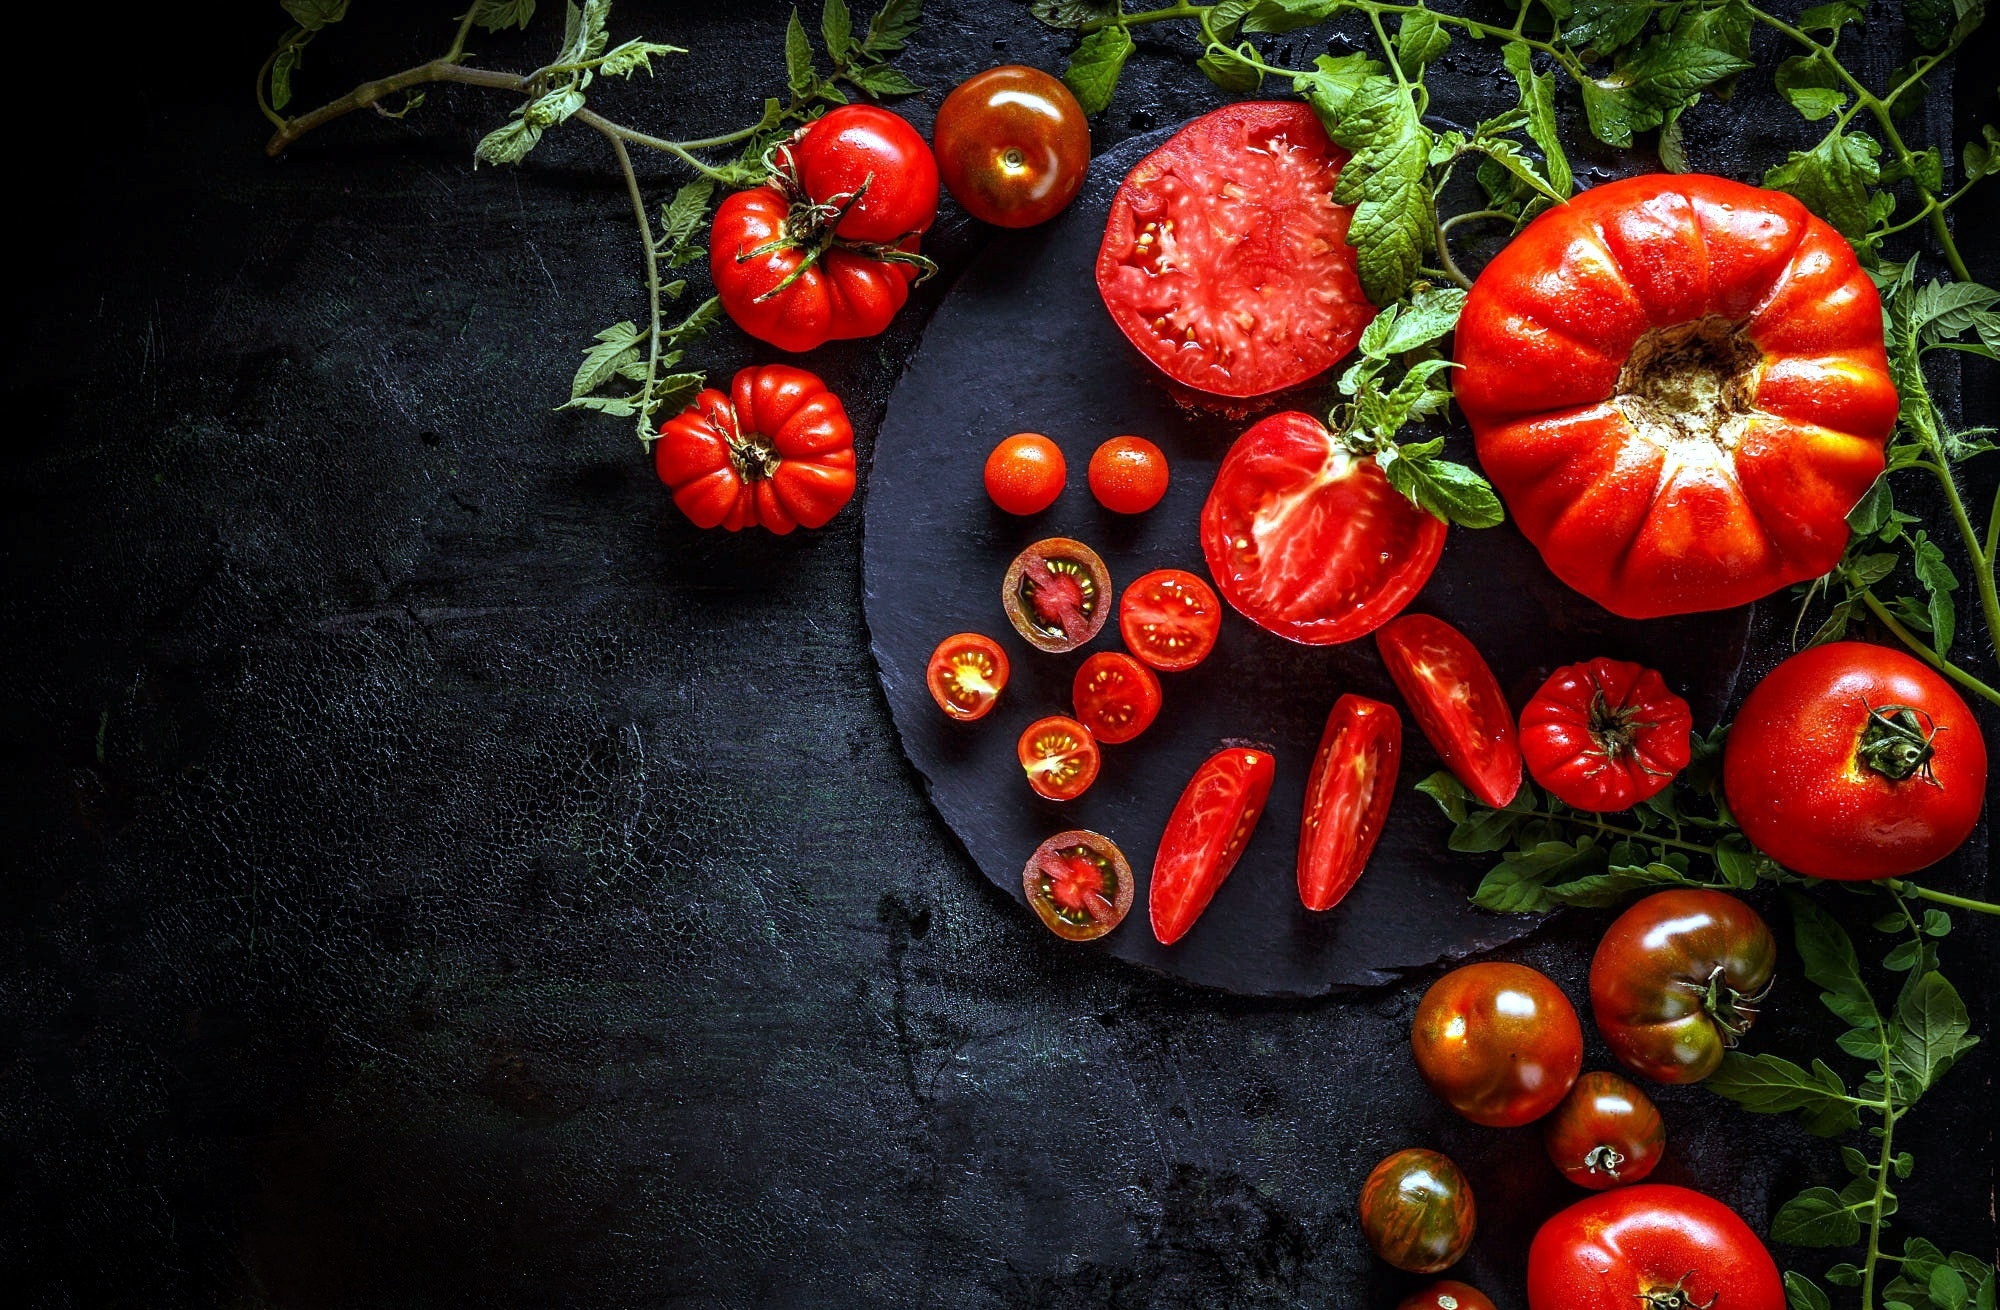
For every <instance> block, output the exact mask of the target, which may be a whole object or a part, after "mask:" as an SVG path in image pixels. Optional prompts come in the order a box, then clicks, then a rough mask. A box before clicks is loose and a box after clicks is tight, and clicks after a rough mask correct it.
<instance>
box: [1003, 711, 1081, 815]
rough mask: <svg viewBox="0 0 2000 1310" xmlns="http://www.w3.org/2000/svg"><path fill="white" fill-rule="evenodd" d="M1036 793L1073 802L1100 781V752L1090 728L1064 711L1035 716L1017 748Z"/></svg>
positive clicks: (1018, 756)
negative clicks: (1098, 768)
mask: <svg viewBox="0 0 2000 1310" xmlns="http://www.w3.org/2000/svg"><path fill="white" fill-rule="evenodd" d="M1014 754H1015V758H1017V759H1019V760H1020V761H1021V770H1022V772H1024V773H1026V774H1027V775H1028V785H1029V786H1030V787H1032V788H1034V790H1035V795H1037V796H1041V797H1045V798H1047V799H1048V800H1052V801H1073V800H1075V799H1076V798H1077V797H1079V796H1081V795H1083V794H1084V793H1085V792H1087V791H1089V790H1090V784H1091V783H1093V782H1096V781H1097V764H1098V760H1099V758H1100V757H1099V755H1098V751H1097V742H1096V741H1095V740H1094V739H1093V738H1092V737H1091V735H1090V729H1088V728H1086V727H1084V726H1083V725H1082V724H1081V723H1078V722H1077V721H1076V720H1075V719H1072V718H1070V717H1069V716H1068V715H1064V714H1051V715H1049V717H1047V718H1046V719H1036V720H1035V721H1034V722H1033V723H1031V724H1029V725H1028V728H1027V731H1025V732H1023V733H1022V734H1021V741H1020V744H1019V745H1018V746H1017V747H1016V748H1015V752H1014Z"/></svg>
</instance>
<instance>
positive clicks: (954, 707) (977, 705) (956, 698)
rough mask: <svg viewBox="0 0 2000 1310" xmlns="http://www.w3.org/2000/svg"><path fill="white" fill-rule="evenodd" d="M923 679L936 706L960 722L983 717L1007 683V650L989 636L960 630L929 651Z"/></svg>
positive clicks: (998, 697) (998, 698) (996, 701)
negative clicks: (929, 655)
mask: <svg viewBox="0 0 2000 1310" xmlns="http://www.w3.org/2000/svg"><path fill="white" fill-rule="evenodd" d="M924 682H925V683H926V684H927V685H928V686H929V687H930V689H931V699H932V700H934V701H936V702H937V704H938V708H939V709H941V710H943V711H944V712H945V713H946V714H949V715H950V716H951V717H952V718H954V719H958V720H960V721H961V722H965V723H970V722H971V721H972V720H974V719H983V718H985V717H986V714H987V712H988V711H989V710H991V709H992V708H993V707H994V705H995V704H997V703H998V702H999V700H1000V692H1001V690H1002V689H1003V688H1004V687H1006V685H1007V652H1006V651H1004V650H1001V649H1000V645H999V643H998V642H996V641H994V640H993V639H992V638H991V637H983V636H981V635H980V634H978V633H976V632H961V633H958V634H956V635H954V636H950V637H946V638H945V639H944V640H943V641H941V642H939V643H938V647H937V649H936V650H934V651H932V652H931V662H930V667H929V668H927V669H926V670H924Z"/></svg>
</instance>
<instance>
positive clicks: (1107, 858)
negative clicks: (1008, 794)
mask: <svg viewBox="0 0 2000 1310" xmlns="http://www.w3.org/2000/svg"><path fill="white" fill-rule="evenodd" d="M1021 889H1022V890H1023V891H1024V892H1026V893H1027V897H1028V904H1029V905H1032V906H1033V907H1034V908H1035V913H1036V914H1037V915H1039V916H1041V920H1042V922H1043V923H1045V924H1047V925H1048V929H1049V931H1050V932H1052V933H1054V934H1055V935H1056V936H1058V937H1062V938H1065V939H1067V940H1069V941H1073V942H1087V941H1090V940H1091V939H1092V938H1096V937H1102V936H1103V935H1104V934H1106V933H1108V932H1110V931H1111V930H1112V929H1113V928H1116V927H1117V926H1118V925H1119V924H1120V923H1121V922H1123V921H1124V918H1125V913H1126V911H1128V910H1130V909H1131V908H1132V866H1131V864H1130V863H1129V862H1128V861H1127V860H1126V859H1125V852H1123V851H1121V850H1119V849H1118V843H1116V842H1114V841H1112V840H1111V839H1110V838H1109V837H1106V836H1105V835H1104V834H1102V833H1097V832H1092V831H1090V830H1089V829H1088V828H1077V829H1074V830H1072V831H1070V832H1059V833H1057V834H1056V835H1055V836H1053V837H1051V838H1049V839H1048V840H1047V841H1045V842H1043V843H1042V844H1041V845H1040V846H1037V847H1036V848H1035V853H1034V854H1033V855H1031V856H1029V857H1028V863H1027V866H1026V867H1025V868H1023V869H1022V870H1021Z"/></svg>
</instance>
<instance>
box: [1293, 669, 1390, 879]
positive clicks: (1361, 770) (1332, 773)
mask: <svg viewBox="0 0 2000 1310" xmlns="http://www.w3.org/2000/svg"><path fill="white" fill-rule="evenodd" d="M1402 758H1403V720H1402V718H1401V716H1399V715H1398V714H1397V713H1396V711H1395V710H1394V709H1392V708H1390V707H1389V706H1387V705H1384V704H1383V703H1382V702H1381V701H1378V700H1369V699H1368V698H1367V697H1366V696H1354V695H1347V696H1342V697H1341V698H1340V699H1339V700H1337V701H1335V702H1334V703H1333V710H1332V712H1331V713H1329V714H1328V715H1327V716H1326V728H1325V730H1324V731H1323V732H1322V733H1321V734H1320V739H1319V751H1318V753H1317V754H1316V755H1314V757H1313V766H1312V774H1311V776H1310V777H1308V778H1307V779H1306V808H1305V816H1304V818H1303V819H1302V820H1301V822H1300V824H1299V900H1300V902H1301V903H1302V904H1304V906H1305V907H1306V908H1307V909H1308V910H1330V909H1332V908H1333V907H1334V906H1335V905H1338V904H1339V903H1340V899H1341V897H1343V896H1345V895H1347V893H1348V891H1349V890H1350V889H1352V888H1353V886H1354V884H1355V883H1356V882H1357V881H1359V880H1360V878H1361V873H1362V871H1363V870H1364V869H1366V868H1367V867H1368V857H1369V856H1370V855H1373V854H1374V853H1375V841H1376V839H1377V838H1378V837H1380V836H1381V835H1382V825H1383V824H1384V823H1385V822H1386V821H1387V820H1388V818H1389V805H1390V803H1391V802H1393V801H1394V800H1395V799H1396V770H1397V768H1398V766H1399V765H1400V764H1401V762H1402Z"/></svg>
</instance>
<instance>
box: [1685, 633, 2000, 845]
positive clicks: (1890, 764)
mask: <svg viewBox="0 0 2000 1310" xmlns="http://www.w3.org/2000/svg"><path fill="white" fill-rule="evenodd" d="M1722 787H1723V791H1724V794H1725V795H1727V796H1728V798H1729V812H1730V813H1731V814H1733V815H1735V816H1736V822H1737V823H1738V824H1740V825H1741V826H1742V828H1743V835H1744V836H1746V837H1748V838H1749V839H1750V840H1751V841H1752V842H1753V843H1754V844H1755V845H1756V847H1757V849H1759V850H1761V851H1763V852H1764V853H1766V854H1767V855H1769V856H1770V857H1771V858H1772V859H1774V860H1776V861H1778V863H1780V864H1782V865H1784V866H1785V867H1786V868H1788V869H1794V870H1797V871H1798V872H1799V873H1804V874H1810V875H1811V876H1813V877H1815V878H1839V879H1843V880H1851V879H1861V878H1889V877H1896V876H1900V875H1902V874H1906V873H1915V872H1916V871H1917V870H1918V869H1921V868H1924V867H1925V866H1927V865H1931V864H1935V863H1937V862H1938V861H1939V860H1941V859H1943V858H1944V857H1945V856H1947V855H1949V854H1951V853H1952V852H1953V851H1955V850H1957V849H1958V848H1959V847H1960V846H1962V845H1964V844H1965V839H1966V838H1967V837H1970V836H1971V835H1972V830H1973V829H1974V828H1975V827H1977V826H1978V824H1979V810H1980V806H1981V805H1982V804H1984V802H1985V798H1986V742H1985V741H1984V739H1983V738H1981V736H1980V735H1979V720H1978V719H1977V718H1976V717H1975V716H1974V715H1973V713H1972V711H1971V710H1970V709H1968V708H1967V707H1966V704H1965V701H1964V700H1962V699H1961V698H1960V697H1959V694H1958V693H1957V692H1956V691H1954V690H1952V687H1951V684H1950V683H1948V682H1946V681H1945V680H1944V679H1943V678H1942V677H1940V676H1939V675H1938V674H1937V673H1935V672H1933V671H1932V670H1931V669H1930V668H1929V666H1927V665H1925V664H1924V663H1923V662H1921V661H1920V660H1918V659H1916V658H1915V657H1914V656H1911V655H1908V654H1905V653H1904V652H1902V651H1900V650H1892V649H1891V648H1889V647H1887V646H1873V645H1869V644H1867V643H1865V642H1858V641H1837V642H1833V643H1832V644H1830V645H1825V646H1814V647H1813V648H1812V649H1810V650H1805V651H1801V652H1799V653H1798V654H1797V655H1794V656H1792V657H1791V658H1790V659H1788V660H1786V661H1785V662H1784V663H1783V664H1780V665H1779V666H1778V667H1777V668H1775V669H1772V670H1771V672H1770V673H1769V674H1768V675H1767V676H1766V677H1765V678H1764V680H1763V681H1762V682H1760V683H1758V684H1757V686H1756V689H1755V690H1753V691H1752V692H1751V693H1750V695H1749V697H1748V699H1746V700H1745V701H1744V702H1743V708H1742V710H1740V711H1739V712H1738V713H1737V715H1736V721H1735V722H1734V723H1733V724H1731V725H1730V728H1729V737H1728V741H1727V744H1726V745H1725V747H1724V749H1723V755H1722Z"/></svg>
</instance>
